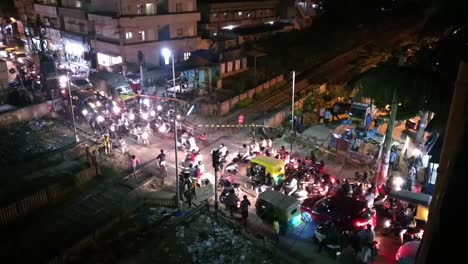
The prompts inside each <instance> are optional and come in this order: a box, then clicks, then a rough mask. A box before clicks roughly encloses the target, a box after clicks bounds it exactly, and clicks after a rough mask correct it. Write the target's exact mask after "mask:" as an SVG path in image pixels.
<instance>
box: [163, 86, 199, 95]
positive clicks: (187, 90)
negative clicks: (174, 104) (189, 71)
mask: <svg viewBox="0 0 468 264" xmlns="http://www.w3.org/2000/svg"><path fill="white" fill-rule="evenodd" d="M194 92H195V86H194V84H193V83H185V84H182V87H181V85H180V84H179V85H176V86H175V87H172V86H171V87H170V88H167V89H166V95H167V96H169V97H172V96H174V93H176V95H177V96H180V95H188V94H192V93H194Z"/></svg>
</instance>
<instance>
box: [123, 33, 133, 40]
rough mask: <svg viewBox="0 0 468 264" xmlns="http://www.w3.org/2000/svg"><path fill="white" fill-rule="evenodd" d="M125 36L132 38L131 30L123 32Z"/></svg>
mask: <svg viewBox="0 0 468 264" xmlns="http://www.w3.org/2000/svg"><path fill="white" fill-rule="evenodd" d="M125 38H126V39H131V38H133V33H132V32H126V33H125Z"/></svg>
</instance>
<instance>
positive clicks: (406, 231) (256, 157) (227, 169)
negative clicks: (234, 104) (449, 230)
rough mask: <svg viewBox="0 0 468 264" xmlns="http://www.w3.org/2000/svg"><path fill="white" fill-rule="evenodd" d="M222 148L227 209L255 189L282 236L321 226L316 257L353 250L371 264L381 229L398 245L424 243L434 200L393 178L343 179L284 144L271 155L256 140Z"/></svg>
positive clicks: (263, 141)
mask: <svg viewBox="0 0 468 264" xmlns="http://www.w3.org/2000/svg"><path fill="white" fill-rule="evenodd" d="M219 149H223V151H222V153H221V155H219V157H217V158H219V159H220V163H219V164H220V171H222V172H223V173H222V176H221V178H220V181H219V186H218V191H220V192H221V195H220V201H221V202H222V203H223V202H224V203H226V201H228V200H231V199H228V198H227V197H228V196H229V195H234V196H235V197H236V198H235V201H236V203H235V204H226V206H227V207H229V208H232V207H233V206H234V208H235V207H237V208H238V207H239V206H240V199H239V198H238V196H239V195H240V193H241V192H240V188H243V189H244V190H247V189H250V190H252V191H253V192H254V193H255V194H256V196H257V204H256V208H257V215H259V216H260V217H261V218H269V220H270V221H272V219H273V218H276V219H280V220H281V221H280V223H281V228H280V229H281V231H282V232H283V233H285V232H288V231H290V230H291V229H294V228H295V227H296V226H297V225H298V224H300V222H303V224H309V223H314V224H316V225H318V227H317V228H316V229H315V232H314V238H315V240H316V242H317V243H318V245H319V247H318V248H319V251H320V252H322V251H324V252H327V253H329V255H330V256H331V257H333V258H340V259H343V258H349V256H345V255H347V254H344V253H346V252H348V251H350V250H351V249H352V250H353V252H354V256H355V258H354V260H355V261H357V262H358V263H370V262H371V261H372V259H373V257H375V256H376V255H377V254H378V251H379V243H378V242H377V241H376V240H375V236H376V235H375V231H376V230H377V231H379V233H380V234H382V235H384V236H391V235H394V236H395V239H397V238H399V239H400V242H401V244H405V243H407V242H412V241H420V240H421V239H422V236H423V234H424V223H425V221H426V220H427V213H428V209H427V208H428V205H429V203H430V199H431V197H430V196H429V195H426V194H422V193H416V192H411V191H409V190H402V188H403V189H404V188H405V185H404V181H403V180H402V179H401V178H400V177H393V176H391V177H389V178H388V180H387V181H386V182H385V183H384V184H382V185H380V186H377V185H376V184H375V183H373V181H372V178H371V177H369V176H368V174H367V173H363V174H362V175H361V174H360V173H359V172H356V175H355V177H353V178H349V179H343V180H340V179H338V178H337V177H335V176H333V175H330V174H329V173H328V172H327V169H326V166H325V163H324V161H321V160H318V159H317V158H316V157H315V155H314V154H313V153H311V155H310V156H308V157H305V158H302V159H301V158H298V157H291V155H290V154H289V153H288V152H287V151H286V150H285V148H284V146H282V147H280V148H279V149H274V148H273V146H272V142H271V140H270V139H268V138H266V137H265V138H260V140H255V139H253V140H252V142H251V143H250V144H249V145H247V144H246V145H243V147H242V149H240V150H238V151H235V152H234V153H233V154H231V155H230V154H229V151H228V150H227V149H226V148H225V146H224V145H221V146H220V148H219ZM245 165H247V166H246V170H245V174H244V173H243V170H242V169H241V168H244V167H245ZM239 172H240V173H239ZM239 174H240V175H239ZM230 210H231V209H230ZM405 245H406V244H405ZM402 248H403V247H402ZM348 253H349V252H348ZM348 255H349V254H348ZM400 255H401V254H400ZM396 258H397V259H400V258H401V256H397V257H396ZM346 263H354V262H346Z"/></svg>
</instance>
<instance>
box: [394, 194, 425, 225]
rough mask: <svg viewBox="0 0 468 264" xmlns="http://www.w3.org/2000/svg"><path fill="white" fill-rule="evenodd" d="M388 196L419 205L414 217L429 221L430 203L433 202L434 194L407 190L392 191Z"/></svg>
mask: <svg viewBox="0 0 468 264" xmlns="http://www.w3.org/2000/svg"><path fill="white" fill-rule="evenodd" d="M388 198H390V199H396V200H400V201H403V202H407V203H409V204H413V205H416V206H417V209H416V214H415V216H414V218H415V219H416V220H418V221H421V222H424V223H426V222H427V217H428V215H429V205H430V204H431V200H432V196H431V195H428V194H424V193H416V192H410V191H405V190H400V191H391V192H390V193H389V194H388Z"/></svg>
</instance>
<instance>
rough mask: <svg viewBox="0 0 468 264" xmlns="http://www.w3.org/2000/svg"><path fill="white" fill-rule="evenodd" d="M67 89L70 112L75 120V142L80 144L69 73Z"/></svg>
mask: <svg viewBox="0 0 468 264" xmlns="http://www.w3.org/2000/svg"><path fill="white" fill-rule="evenodd" d="M67 88H68V98H69V100H70V109H71V110H70V111H71V115H72V120H73V132H74V133H75V141H76V142H79V141H80V139H79V138H78V133H77V132H76V122H75V111H74V110H73V99H72V95H71V89H70V78H69V75H68V73H67Z"/></svg>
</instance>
